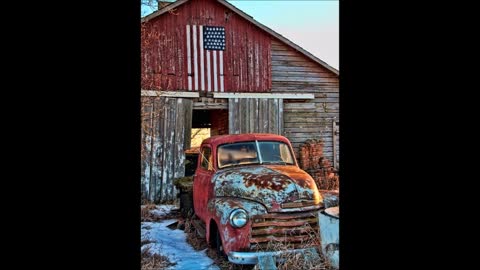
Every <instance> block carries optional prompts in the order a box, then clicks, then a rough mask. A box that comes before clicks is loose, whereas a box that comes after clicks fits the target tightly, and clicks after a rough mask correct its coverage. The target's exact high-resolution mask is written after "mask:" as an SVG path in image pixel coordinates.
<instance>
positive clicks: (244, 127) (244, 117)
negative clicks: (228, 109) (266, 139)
mask: <svg viewBox="0 0 480 270" xmlns="http://www.w3.org/2000/svg"><path fill="white" fill-rule="evenodd" d="M247 101H248V99H240V103H239V105H240V112H239V115H240V119H241V120H240V121H241V122H240V133H248V120H249V119H248V112H247Z"/></svg>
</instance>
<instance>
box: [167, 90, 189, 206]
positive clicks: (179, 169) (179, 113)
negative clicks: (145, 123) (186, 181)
mask: <svg viewBox="0 0 480 270" xmlns="http://www.w3.org/2000/svg"><path fill="white" fill-rule="evenodd" d="M188 102H189V101H188V100H186V99H183V98H177V104H176V105H177V106H176V112H175V134H174V142H175V143H174V144H173V145H172V147H173V149H172V150H173V152H172V153H173V159H174V162H173V178H172V179H171V184H170V185H169V186H168V193H169V196H168V200H174V199H175V198H176V194H177V189H176V187H175V185H174V184H173V179H175V178H177V177H183V176H184V175H185V154H184V142H185V137H184V136H185V111H186V108H185V106H188V104H186V103H188Z"/></svg>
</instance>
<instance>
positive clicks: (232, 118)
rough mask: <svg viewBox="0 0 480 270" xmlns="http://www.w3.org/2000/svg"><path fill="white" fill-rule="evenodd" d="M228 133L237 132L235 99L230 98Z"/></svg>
mask: <svg viewBox="0 0 480 270" xmlns="http://www.w3.org/2000/svg"><path fill="white" fill-rule="evenodd" d="M228 108H229V109H228V133H229V134H235V130H234V128H235V123H234V121H235V100H234V99H229V100H228Z"/></svg>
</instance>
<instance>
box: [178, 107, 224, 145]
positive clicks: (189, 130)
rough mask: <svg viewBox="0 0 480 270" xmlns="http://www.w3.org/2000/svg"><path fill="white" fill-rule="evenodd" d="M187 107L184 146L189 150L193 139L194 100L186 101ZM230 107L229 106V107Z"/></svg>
mask: <svg viewBox="0 0 480 270" xmlns="http://www.w3.org/2000/svg"><path fill="white" fill-rule="evenodd" d="M183 103H184V106H185V123H184V126H185V132H184V135H183V136H184V145H183V149H184V150H187V149H189V148H190V147H191V137H192V116H193V100H191V99H184V100H183ZM227 106H228V105H227Z"/></svg>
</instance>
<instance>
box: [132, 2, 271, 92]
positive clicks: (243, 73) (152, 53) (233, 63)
mask: <svg viewBox="0 0 480 270" xmlns="http://www.w3.org/2000/svg"><path fill="white" fill-rule="evenodd" d="M186 25H209V26H223V27H225V39H226V46H225V50H224V52H223V61H224V62H223V74H224V91H225V92H269V91H270V89H271V84H272V82H271V53H270V50H271V38H270V36H269V35H268V34H267V33H265V32H264V31H263V30H261V29H259V28H258V27H256V26H255V25H253V24H252V23H250V22H248V21H247V20H245V19H243V18H241V17H240V16H239V15H237V14H235V13H234V12H232V11H231V10H229V9H228V8H226V7H225V6H223V5H221V4H220V3H217V2H216V1H214V0H194V1H189V2H187V3H185V4H183V5H180V6H179V7H177V8H176V9H175V10H174V11H173V13H166V14H163V15H160V16H158V17H156V18H153V19H151V20H150V21H148V22H146V23H144V25H143V29H142V71H141V72H142V89H145V90H166V91H177V90H178V91H188V74H187V45H186V43H187V42H186V40H187V37H186ZM197 42H198V41H197ZM191 47H193V46H191ZM190 49H191V51H192V55H193V48H190ZM204 61H205V62H206V60H204ZM217 61H218V59H217ZM192 64H193V62H192ZM204 66H206V65H204ZM198 68H199V69H200V65H199V66H198ZM204 69H206V67H205V68H204ZM192 70H193V69H192ZM198 73H200V71H199V72H198ZM205 74H206V70H205ZM218 91H220V90H218Z"/></svg>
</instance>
